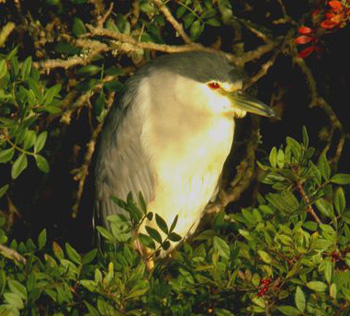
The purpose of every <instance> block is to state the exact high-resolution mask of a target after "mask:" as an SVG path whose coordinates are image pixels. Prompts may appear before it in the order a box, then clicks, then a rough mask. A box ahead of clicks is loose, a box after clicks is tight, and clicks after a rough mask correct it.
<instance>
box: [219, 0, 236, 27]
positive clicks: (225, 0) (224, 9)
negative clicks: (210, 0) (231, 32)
mask: <svg viewBox="0 0 350 316" xmlns="http://www.w3.org/2000/svg"><path fill="white" fill-rule="evenodd" d="M218 7H219V11H220V13H221V16H222V20H223V22H224V23H225V24H227V23H230V21H231V20H232V17H233V12H232V3H231V1H230V0H219V1H218Z"/></svg>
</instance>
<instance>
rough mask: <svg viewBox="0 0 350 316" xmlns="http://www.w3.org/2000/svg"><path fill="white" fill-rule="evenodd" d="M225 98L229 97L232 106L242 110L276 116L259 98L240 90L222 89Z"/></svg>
mask: <svg viewBox="0 0 350 316" xmlns="http://www.w3.org/2000/svg"><path fill="white" fill-rule="evenodd" d="M221 93H223V94H224V95H225V96H226V97H227V98H229V99H230V101H231V104H232V107H234V108H236V109H238V110H241V111H243V112H250V113H254V114H257V115H261V116H267V117H276V118H277V115H276V113H275V111H274V110H273V109H272V108H271V107H269V106H268V105H266V104H265V103H263V102H261V101H260V100H258V99H256V98H254V97H252V96H250V95H249V94H246V93H244V92H243V91H242V90H236V91H233V92H227V91H223V92H221Z"/></svg>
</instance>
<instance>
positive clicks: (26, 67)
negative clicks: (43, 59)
mask: <svg viewBox="0 0 350 316" xmlns="http://www.w3.org/2000/svg"><path fill="white" fill-rule="evenodd" d="M31 70H32V56H28V57H27V58H26V59H25V61H24V62H23V65H22V69H21V76H22V79H23V80H25V79H27V78H28V77H29V74H30V71H31Z"/></svg>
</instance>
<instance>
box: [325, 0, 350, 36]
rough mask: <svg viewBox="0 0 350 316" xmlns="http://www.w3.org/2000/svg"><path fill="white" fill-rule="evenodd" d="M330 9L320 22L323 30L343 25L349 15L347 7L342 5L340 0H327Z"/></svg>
mask: <svg viewBox="0 0 350 316" xmlns="http://www.w3.org/2000/svg"><path fill="white" fill-rule="evenodd" d="M328 5H329V7H330V9H329V10H328V11H327V13H326V14H325V18H326V19H325V20H324V21H322V22H321V27H322V28H323V29H325V30H331V29H334V28H336V27H341V26H343V24H344V22H345V21H346V20H347V19H348V17H349V9H348V8H347V7H344V6H343V4H342V3H341V2H340V1H329V2H328Z"/></svg>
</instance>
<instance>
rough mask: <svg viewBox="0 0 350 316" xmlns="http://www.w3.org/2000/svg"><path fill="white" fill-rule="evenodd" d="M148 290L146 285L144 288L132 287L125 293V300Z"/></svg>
mask: <svg viewBox="0 0 350 316" xmlns="http://www.w3.org/2000/svg"><path fill="white" fill-rule="evenodd" d="M148 290H149V288H148V287H144V288H141V289H136V290H134V289H133V290H131V291H130V293H129V295H127V296H126V297H125V300H128V299H131V298H134V297H140V296H142V295H144V294H145V293H146V292H147V291H148Z"/></svg>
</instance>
